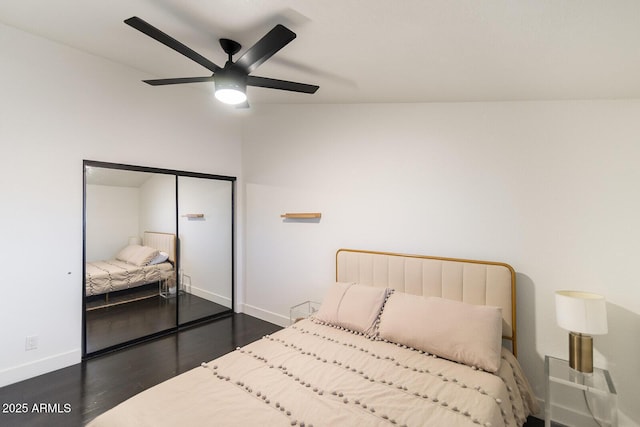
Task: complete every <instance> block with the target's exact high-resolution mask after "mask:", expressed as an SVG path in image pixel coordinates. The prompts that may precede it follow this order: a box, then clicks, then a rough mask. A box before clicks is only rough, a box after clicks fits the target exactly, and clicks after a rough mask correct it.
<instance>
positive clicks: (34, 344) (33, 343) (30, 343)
mask: <svg viewBox="0 0 640 427" xmlns="http://www.w3.org/2000/svg"><path fill="white" fill-rule="evenodd" d="M36 348H38V336H37V335H31V336H28V337H27V338H26V339H25V341H24V349H25V351H29V350H35V349H36Z"/></svg>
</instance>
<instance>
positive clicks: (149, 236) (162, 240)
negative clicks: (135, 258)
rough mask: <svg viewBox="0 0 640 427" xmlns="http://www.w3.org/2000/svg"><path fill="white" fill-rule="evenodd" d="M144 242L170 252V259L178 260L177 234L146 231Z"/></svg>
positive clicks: (143, 237)
mask: <svg viewBox="0 0 640 427" xmlns="http://www.w3.org/2000/svg"><path fill="white" fill-rule="evenodd" d="M142 244H143V245H145V246H150V247H152V248H155V249H157V250H159V251H162V252H166V253H168V254H169V261H171V262H175V261H176V235H175V234H171V233H160V232H155V231H145V232H144V234H143V235H142Z"/></svg>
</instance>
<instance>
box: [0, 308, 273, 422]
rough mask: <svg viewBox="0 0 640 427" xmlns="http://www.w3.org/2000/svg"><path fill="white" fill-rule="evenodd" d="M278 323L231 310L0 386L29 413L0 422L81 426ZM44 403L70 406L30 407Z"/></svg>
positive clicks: (3, 399) (2, 400) (6, 398)
mask: <svg viewBox="0 0 640 427" xmlns="http://www.w3.org/2000/svg"><path fill="white" fill-rule="evenodd" d="M279 329H280V327H279V326H277V325H274V324H271V323H268V322H264V321H262V320H259V319H256V318H253V317H251V316H247V315H244V314H234V315H233V316H231V317H227V318H223V319H219V320H216V321H214V322H211V323H207V324H204V325H198V326H194V327H192V328H189V329H186V330H183V331H180V332H178V333H176V334H173V335H170V336H166V337H162V338H159V339H156V340H153V341H149V342H145V343H141V344H138V345H136V346H133V347H128V348H126V349H123V350H120V351H117V352H114V353H109V354H107V355H104V356H100V357H96V358H94V359H90V360H87V361H85V362H82V363H80V364H77V365H74V366H70V367H68V368H64V369H60V370H58V371H55V372H51V373H49V374H45V375H41V376H39V377H36V378H32V379H29V380H26V381H22V382H20V383H16V384H12V385H9V386H6V387H3V388H0V404H2V405H5V404H7V405H8V404H12V403H14V404H22V403H26V404H27V407H28V411H27V412H28V413H27V414H6V413H1V412H0V426H3V427H8V426H20V427H23V426H29V427H32V426H43V427H44V426H65V427H73V426H82V425H84V424H86V423H87V422H89V421H90V420H92V419H93V418H95V417H97V416H98V415H99V414H101V413H103V412H105V411H106V410H108V409H110V408H112V407H113V406H115V405H117V404H118V403H120V402H122V401H124V400H126V399H128V398H129V397H131V396H133V395H135V394H137V393H139V392H141V391H143V390H146V389H147V388H149V387H151V386H154V385H156V384H159V383H160V382H162V381H164V380H166V379H169V378H171V377H173V376H175V375H178V374H180V373H182V372H185V371H187V370H189V369H192V368H194V367H196V366H198V365H200V363H202V362H206V361H210V360H212V359H214V358H216V357H219V356H221V355H223V354H225V353H228V352H230V351H232V350H233V349H235V348H236V347H238V346H244V345H246V344H248V343H250V342H252V341H255V340H256V339H259V338H260V337H262V336H263V335H265V334H269V333H272V332H274V331H276V330H279ZM42 403H44V404H50V405H49V406H50V407H49V408H48V409H49V410H53V411H55V412H64V411H65V407H64V405H65V404H69V405H70V409H71V410H70V412H68V413H48V414H47V413H44V414H43V413H35V412H33V410H32V409H33V405H34V404H37V405H40V404H42ZM55 404H59V407H60V408H59V409H60V410H59V411H56V409H57V408H55ZM0 409H2V408H0Z"/></svg>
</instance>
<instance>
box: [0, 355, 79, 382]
mask: <svg viewBox="0 0 640 427" xmlns="http://www.w3.org/2000/svg"><path fill="white" fill-rule="evenodd" d="M81 360H82V354H81V352H80V349H77V350H72V351H69V352H66V353H60V354H55V355H53V356H49V357H44V358H42V359H38V360H34V361H32V362H29V363H24V364H22V365H18V366H14V367H11V368H7V369H3V370H2V371H0V387H4V386H6V385H9V384H13V383H17V382H20V381H23V380H27V379H29V378H33V377H37V376H38V375H42V374H46V373H49V372H53V371H57V370H58V369H62V368H66V367H67V366H71V365H75V364H76V363H80V361H81Z"/></svg>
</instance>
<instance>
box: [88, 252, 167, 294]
mask: <svg viewBox="0 0 640 427" xmlns="http://www.w3.org/2000/svg"><path fill="white" fill-rule="evenodd" d="M172 273H173V266H172V265H171V264H170V263H168V262H163V263H161V264H156V265H147V266H142V267H138V266H135V265H132V264H129V263H126V262H124V261H120V260H116V259H112V260H108V261H94V262H88V263H86V268H85V279H86V280H85V286H86V295H87V296H91V295H99V294H105V293H108V292H114V291H119V290H122V289H129V288H132V287H135V286H141V285H145V284H147V283H153V282H157V281H158V280H162V279H166V278H168V277H169V276H171V274H172Z"/></svg>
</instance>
